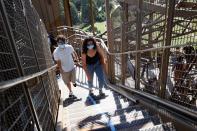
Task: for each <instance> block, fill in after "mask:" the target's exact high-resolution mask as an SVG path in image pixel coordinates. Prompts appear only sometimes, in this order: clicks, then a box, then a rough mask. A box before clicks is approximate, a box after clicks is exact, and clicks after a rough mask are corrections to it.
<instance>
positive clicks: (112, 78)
mask: <svg viewBox="0 0 197 131" xmlns="http://www.w3.org/2000/svg"><path fill="white" fill-rule="evenodd" d="M109 9H110V8H109V0H105V11H106V16H107V43H108V47H109V51H110V52H113V49H114V47H113V46H114V45H113V43H114V41H113V32H112V22H111V19H110V10H109ZM108 58H109V59H108V61H109V63H108V69H109V77H110V81H111V82H112V83H114V82H115V67H114V56H111V55H109V57H108Z"/></svg>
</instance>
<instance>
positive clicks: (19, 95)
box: [0, 0, 60, 131]
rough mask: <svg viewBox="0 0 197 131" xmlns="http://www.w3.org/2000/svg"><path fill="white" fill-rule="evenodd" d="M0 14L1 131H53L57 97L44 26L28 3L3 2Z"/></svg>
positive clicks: (0, 4) (25, 1)
mask: <svg viewBox="0 0 197 131" xmlns="http://www.w3.org/2000/svg"><path fill="white" fill-rule="evenodd" d="M0 11H1V12H0V99H1V102H0V130H2V131H5V130H6V131H7V130H8V131H10V130H17V131H19V130H20V131H26V130H27V131H31V130H32V131H33V130H38V131H40V130H43V131H50V130H54V128H55V124H56V117H57V112H58V104H59V98H60V93H59V89H58V85H57V80H56V74H55V71H54V68H55V67H53V65H54V63H53V60H52V57H51V52H50V48H49V43H48V35H47V32H46V29H45V27H44V24H43V23H42V21H41V20H40V18H39V16H38V14H37V12H36V11H35V9H34V7H33V6H32V4H31V2H30V1H27V0H9V1H7V0H2V1H1V2H0Z"/></svg>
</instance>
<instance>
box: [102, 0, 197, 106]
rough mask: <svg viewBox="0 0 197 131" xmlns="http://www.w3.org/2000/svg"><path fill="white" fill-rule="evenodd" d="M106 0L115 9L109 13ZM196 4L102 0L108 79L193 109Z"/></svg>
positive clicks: (166, 0) (190, 0)
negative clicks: (111, 3)
mask: <svg viewBox="0 0 197 131" xmlns="http://www.w3.org/2000/svg"><path fill="white" fill-rule="evenodd" d="M110 2H113V4H114V3H115V4H116V8H115V9H113V10H109V9H110V6H109V3H110ZM196 5H197V2H196V1H195V0H184V1H182V0H180V1H179V2H177V1H175V0H116V1H110V0H106V10H107V9H108V10H107V29H108V46H109V47H110V50H109V52H110V53H109V58H110V59H109V61H112V60H113V59H114V60H115V62H114V64H110V70H109V74H110V75H113V76H111V78H115V81H116V83H117V84H118V83H119V84H123V85H127V86H130V87H131V88H136V89H139V90H142V91H144V92H149V93H151V94H155V95H157V96H159V97H161V98H164V99H169V100H171V101H174V102H176V103H179V104H182V105H184V106H187V107H189V108H192V109H193V108H195V109H196V108H197V104H196V103H197V90H196V89H197V82H196V81H197V71H196V67H197V65H196V63H197V54H196V53H197V24H196V23H197V10H196ZM135 51H136V52H135ZM125 63H126V64H125ZM112 72H114V74H113V73H112Z"/></svg>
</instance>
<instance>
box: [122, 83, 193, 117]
mask: <svg viewBox="0 0 197 131" xmlns="http://www.w3.org/2000/svg"><path fill="white" fill-rule="evenodd" d="M118 86H119V87H121V88H123V89H126V90H127V91H129V92H133V93H135V94H137V95H140V96H142V97H144V98H146V99H149V100H151V101H154V102H156V103H158V104H160V105H163V106H165V107H167V108H168V109H172V110H174V111H178V112H180V113H181V114H185V115H187V116H189V117H190V118H193V119H194V120H196V119H197V112H195V111H192V110H186V109H185V108H184V107H183V106H181V105H178V104H175V103H173V102H170V101H165V100H164V99H161V98H159V97H156V96H153V95H151V94H147V93H145V92H141V91H139V90H136V89H132V88H129V87H127V86H124V85H118ZM138 100H140V99H138Z"/></svg>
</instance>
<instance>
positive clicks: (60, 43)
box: [58, 41, 65, 49]
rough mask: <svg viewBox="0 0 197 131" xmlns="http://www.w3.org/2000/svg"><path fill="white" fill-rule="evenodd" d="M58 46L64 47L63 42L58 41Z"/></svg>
mask: <svg viewBox="0 0 197 131" xmlns="http://www.w3.org/2000/svg"><path fill="white" fill-rule="evenodd" d="M58 47H59V48H61V49H64V47H65V43H64V42H63V41H60V42H58Z"/></svg>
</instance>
